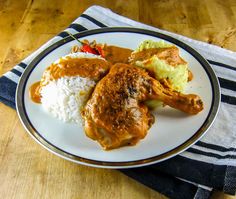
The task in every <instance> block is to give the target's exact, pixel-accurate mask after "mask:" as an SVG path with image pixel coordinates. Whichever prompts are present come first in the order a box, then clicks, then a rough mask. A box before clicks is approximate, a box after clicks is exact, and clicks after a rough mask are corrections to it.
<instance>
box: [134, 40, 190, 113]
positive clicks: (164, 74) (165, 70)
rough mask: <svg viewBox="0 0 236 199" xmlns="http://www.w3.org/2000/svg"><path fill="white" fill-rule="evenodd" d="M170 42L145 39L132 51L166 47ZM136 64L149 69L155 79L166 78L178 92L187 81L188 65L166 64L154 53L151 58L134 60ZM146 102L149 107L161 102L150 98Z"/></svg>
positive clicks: (183, 88) (181, 90)
mask: <svg viewBox="0 0 236 199" xmlns="http://www.w3.org/2000/svg"><path fill="white" fill-rule="evenodd" d="M171 46H173V45H172V44H169V43H166V42H164V41H163V40H161V41H158V42H156V41H152V40H146V41H143V42H142V43H141V44H140V45H139V46H138V48H137V49H136V50H135V51H134V53H135V52H139V51H142V50H144V49H149V48H166V47H171ZM135 65H136V66H139V67H142V68H145V69H146V70H148V71H151V72H152V74H155V78H156V79H157V80H160V79H164V78H166V79H168V81H169V83H170V85H171V88H172V89H173V90H175V91H178V92H184V90H185V87H186V85H187V82H188V65H187V64H180V65H177V66H171V65H169V64H167V63H166V62H165V61H164V60H161V59H159V58H158V57H157V56H156V55H153V56H152V57H151V58H149V59H147V60H143V61H136V62H135ZM146 104H147V105H148V106H149V107H150V108H156V107H158V106H160V105H162V103H160V101H158V100H151V101H147V102H146Z"/></svg>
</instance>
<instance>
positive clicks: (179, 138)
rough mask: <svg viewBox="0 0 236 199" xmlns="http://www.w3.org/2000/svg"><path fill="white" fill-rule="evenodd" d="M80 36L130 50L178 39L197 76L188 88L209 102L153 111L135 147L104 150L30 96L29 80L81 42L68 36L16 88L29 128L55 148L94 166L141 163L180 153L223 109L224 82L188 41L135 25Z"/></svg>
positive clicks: (43, 55) (19, 108)
mask: <svg viewBox="0 0 236 199" xmlns="http://www.w3.org/2000/svg"><path fill="white" fill-rule="evenodd" d="M75 36H76V37H77V38H80V39H87V40H89V41H92V40H96V41H97V42H98V43H107V44H109V45H117V46H121V47H126V48H131V49H135V48H136V47H137V46H138V44H139V43H140V42H141V41H143V40H146V39H151V40H155V41H159V40H160V39H162V40H165V41H166V42H169V43H173V44H174V45H176V46H178V47H179V49H180V54H181V56H182V57H183V58H184V59H185V60H186V61H187V62H188V63H189V68H190V70H191V71H192V73H193V75H194V79H193V81H191V82H190V83H189V84H188V88H187V91H186V92H187V93H195V94H198V95H199V96H200V97H201V98H202V100H203V102H204V110H203V111H202V112H201V113H199V114H197V115H194V116H188V115H186V114H184V113H182V112H180V111H177V110H174V109H172V108H168V107H166V108H161V109H159V110H158V111H156V112H154V115H155V117H156V122H155V124H153V126H152V127H151V129H150V130H149V132H148V134H147V136H146V138H145V139H143V140H141V141H140V143H138V144H137V145H136V146H132V147H122V148H119V149H115V150H111V151H103V150H102V148H101V147H100V145H99V144H98V143H97V142H95V141H93V140H91V139H89V138H88V137H86V135H85V133H84V130H83V128H82V127H81V126H78V125H76V124H68V123H63V122H61V121H59V120H57V119H55V118H53V117H52V116H51V115H49V114H48V113H46V112H45V111H44V110H43V109H42V106H41V105H39V104H35V103H33V102H32V101H31V100H30V98H29V94H28V92H29V87H30V85H32V84H33V83H34V82H36V81H39V80H40V78H41V76H42V74H43V71H44V70H45V68H46V67H48V66H49V65H50V64H51V63H52V62H54V61H55V60H57V59H58V58H60V57H61V56H64V55H66V54H68V53H69V51H70V49H71V47H72V46H74V45H76V44H77V41H75V40H73V39H72V38H71V37H67V38H65V39H63V40H61V41H59V42H57V43H55V44H53V45H52V46H50V47H49V48H47V49H46V50H45V51H43V52H42V53H41V54H40V55H38V56H37V57H36V58H35V59H34V60H33V61H32V62H31V63H30V65H29V66H28V67H27V69H26V70H25V72H24V74H23V75H22V77H21V80H20V82H19V85H18V89H17V111H18V114H19V117H20V119H21V121H22V123H23V125H24V127H25V128H26V130H27V131H28V132H29V134H30V135H31V136H32V137H33V138H34V139H35V140H36V141H37V142H38V143H40V144H41V145H42V146H44V147H45V148H46V149H48V150H49V151H51V152H52V153H54V154H56V155H59V156H60V157H63V158H65V159H68V160H71V161H74V162H76V163H80V164H84V165H90V166H94V167H106V168H129V167H138V166H143V165H148V164H153V163H156V162H160V161H163V160H166V159H168V158H170V157H173V156H175V155H177V154H179V153H180V152H182V151H184V150H186V149H187V148H188V147H190V146H191V145H192V144H194V143H195V142H196V141H197V140H199V139H200V138H201V137H202V136H203V134H204V133H205V132H206V131H207V130H208V128H209V127H210V126H211V124H212V122H213V121H214V119H215V117H216V115H217V111H218V108H219V102H220V91H219V83H218V81H217V78H216V76H215V74H214V72H213V70H212V68H211V67H210V65H209V64H208V63H207V61H206V60H205V59H204V58H203V57H202V56H201V55H200V54H199V53H197V52H196V51H195V50H194V49H192V48H191V47H189V46H188V45H186V44H184V43H182V42H180V41H178V40H176V39H174V38H172V37H169V36H167V35H163V34H160V33H156V32H152V31H147V30H141V29H134V28H103V29H97V30H91V31H84V32H82V33H78V34H77V35H75Z"/></svg>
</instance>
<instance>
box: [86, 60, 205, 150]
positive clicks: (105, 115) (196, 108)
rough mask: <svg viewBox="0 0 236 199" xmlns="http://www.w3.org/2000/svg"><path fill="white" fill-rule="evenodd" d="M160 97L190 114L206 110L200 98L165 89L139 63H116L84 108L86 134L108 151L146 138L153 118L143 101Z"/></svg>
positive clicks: (166, 102)
mask: <svg viewBox="0 0 236 199" xmlns="http://www.w3.org/2000/svg"><path fill="white" fill-rule="evenodd" d="M149 99H158V100H161V101H163V102H164V104H166V105H169V106H171V107H173V108H176V109H179V110H181V111H183V112H186V113H189V114H197V113H198V112H200V111H201V110H202V109H203V103H202V101H201V99H200V98H199V97H198V96H197V95H194V94H189V95H184V94H181V93H179V92H176V91H172V90H171V89H169V88H165V87H164V86H163V85H162V84H161V83H160V82H159V81H157V80H155V79H154V78H152V77H151V76H149V75H148V73H147V72H146V71H145V70H143V69H141V68H138V67H136V66H132V65H127V64H115V65H113V66H112V67H111V69H110V71H109V73H108V74H107V75H106V76H105V77H104V78H103V79H102V80H101V81H100V82H98V84H97V85H96V87H95V90H94V92H93V94H92V96H91V98H90V99H89V100H88V102H87V104H86V105H85V107H84V109H83V110H82V117H83V118H84V121H85V132H86V135H87V136H88V137H90V138H92V139H93V140H96V141H98V142H99V143H100V144H101V146H102V147H103V148H104V149H105V150H109V149H113V148H118V147H121V146H124V145H135V144H136V143H137V142H138V141H139V140H140V139H143V138H144V137H145V136H146V134H147V131H148V129H149V128H150V127H151V125H152V124H153V122H154V117H153V116H152V114H151V113H150V112H149V110H148V108H147V106H146V105H145V104H144V103H143V102H144V101H146V100H149Z"/></svg>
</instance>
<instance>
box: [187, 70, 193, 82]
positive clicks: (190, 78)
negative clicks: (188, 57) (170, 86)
mask: <svg viewBox="0 0 236 199" xmlns="http://www.w3.org/2000/svg"><path fill="white" fill-rule="evenodd" d="M192 80H193V73H192V72H191V71H190V70H188V82H190V81H192Z"/></svg>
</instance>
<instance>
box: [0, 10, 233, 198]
mask: <svg viewBox="0 0 236 199" xmlns="http://www.w3.org/2000/svg"><path fill="white" fill-rule="evenodd" d="M118 26H123V27H124V26H126V27H127V26H128V27H130V26H131V27H136V28H144V29H149V30H154V31H156V32H160V33H164V34H167V35H170V36H172V37H175V38H177V39H179V40H182V41H183V42H185V43H187V44H189V45H190V46H192V47H193V48H195V49H196V50H197V51H198V52H200V53H201V54H202V55H203V56H204V57H205V58H206V59H207V60H208V62H209V63H210V64H211V66H212V68H213V69H214V71H215V72H216V74H217V76H218V79H219V82H220V86H221V92H222V95H221V107H220V111H219V114H218V116H217V118H216V120H215V123H214V124H213V125H212V127H211V128H210V130H209V131H208V133H207V134H206V135H205V136H204V137H203V138H202V139H201V141H199V142H197V143H196V144H195V145H194V146H192V147H191V148H189V149H188V150H187V151H185V152H183V153H181V154H180V155H178V156H176V157H174V158H171V159H169V160H166V161H164V162H161V163H158V164H154V165H151V166H146V167H140V168H135V169H124V170H120V171H121V172H123V173H124V174H126V175H128V176H130V177H132V178H134V179H135V180H137V181H139V182H141V183H143V184H145V185H147V186H149V187H150V188H152V189H154V190H156V191H159V192H161V193H162V194H164V195H166V196H168V197H170V198H201V199H204V198H209V196H210V194H211V192H212V190H214V189H217V190H221V191H223V192H225V193H228V194H235V191H236V131H235V129H234V127H236V122H235V118H236V109H235V108H236V81H235V79H236V53H235V52H231V51H229V50H226V49H222V48H219V47H217V46H213V45H209V44H207V43H204V42H200V41H196V40H192V39H190V38H187V37H184V36H180V35H177V34H174V33H170V32H167V31H163V30H160V29H157V28H154V27H151V26H148V25H145V24H142V23H139V22H136V21H133V20H130V19H128V18H125V17H122V16H120V15H117V14H115V13H113V12H112V11H110V10H109V9H106V8H102V7H99V6H92V7H90V8H88V9H87V10H86V11H85V12H84V13H83V14H82V15H81V16H80V17H79V18H77V19H76V20H75V21H74V22H72V24H71V25H70V26H69V27H68V28H67V29H66V30H65V31H63V32H61V33H60V34H58V35H57V36H55V37H54V38H53V39H51V40H50V41H48V42H47V43H46V44H44V45H43V46H42V47H40V48H39V49H38V50H37V51H35V52H34V53H33V54H31V55H30V56H29V57H27V58H26V59H24V60H23V61H22V62H21V63H19V64H18V65H16V66H15V67H14V68H13V69H12V70H11V71H9V72H7V73H5V74H4V75H3V76H2V77H1V78H0V101H1V102H3V103H5V104H6V105H8V106H10V107H12V108H15V91H16V86H17V83H18V81H19V77H20V76H21V74H22V72H24V69H25V68H26V67H27V65H28V64H29V63H30V62H31V60H32V59H33V58H34V57H35V56H36V55H38V54H39V53H40V52H42V51H43V50H44V49H45V48H47V47H48V46H49V45H51V44H53V43H55V42H56V41H58V40H60V39H62V38H64V37H67V36H68V33H67V32H70V33H72V34H75V33H78V32H80V31H84V30H89V29H97V28H100V27H118Z"/></svg>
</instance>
